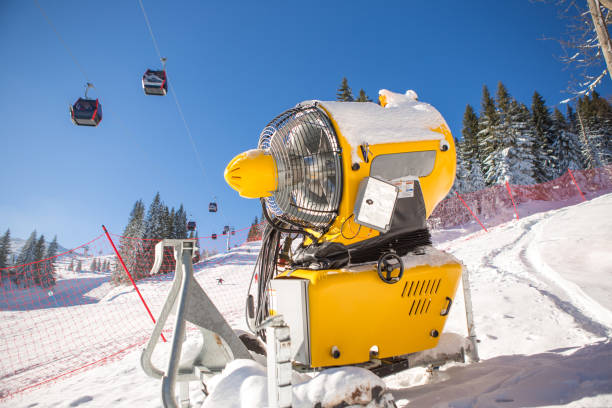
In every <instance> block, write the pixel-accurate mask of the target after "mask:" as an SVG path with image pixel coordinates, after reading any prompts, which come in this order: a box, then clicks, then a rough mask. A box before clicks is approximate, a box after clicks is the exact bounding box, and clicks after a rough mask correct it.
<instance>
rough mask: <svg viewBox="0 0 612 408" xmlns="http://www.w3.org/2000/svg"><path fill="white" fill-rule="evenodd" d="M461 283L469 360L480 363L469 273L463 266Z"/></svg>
mask: <svg viewBox="0 0 612 408" xmlns="http://www.w3.org/2000/svg"><path fill="white" fill-rule="evenodd" d="M461 283H462V286H463V303H464V305H465V320H466V323H467V331H468V339H469V340H470V344H471V345H472V348H471V349H470V350H468V356H469V357H470V359H471V360H472V361H473V362H475V363H477V362H478V361H480V357H479V356H478V341H477V339H476V329H475V326H474V312H473V311H472V291H471V289H470V272H469V270H468V268H467V267H466V266H465V265H463V273H462V274H461Z"/></svg>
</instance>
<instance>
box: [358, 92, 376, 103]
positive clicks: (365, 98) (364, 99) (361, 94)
mask: <svg viewBox="0 0 612 408" xmlns="http://www.w3.org/2000/svg"><path fill="white" fill-rule="evenodd" d="M355 102H372V100H371V99H370V97H369V96H368V95H366V93H365V91H364V90H363V89H360V90H359V96H358V97H357V100H356V101H355Z"/></svg>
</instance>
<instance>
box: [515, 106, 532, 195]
mask: <svg viewBox="0 0 612 408" xmlns="http://www.w3.org/2000/svg"><path fill="white" fill-rule="evenodd" d="M509 117H510V120H509V122H510V129H509V132H510V140H511V142H512V145H511V146H510V147H511V150H510V151H509V156H508V167H509V179H508V182H510V183H512V184H521V185H528V184H535V182H536V181H535V178H534V172H535V157H534V155H533V144H534V142H535V134H534V130H533V128H532V127H531V113H530V112H529V109H528V108H527V106H525V105H524V104H522V103H519V102H518V101H516V100H512V102H511V103H510V111H509Z"/></svg>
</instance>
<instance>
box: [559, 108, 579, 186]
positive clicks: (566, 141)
mask: <svg viewBox="0 0 612 408" xmlns="http://www.w3.org/2000/svg"><path fill="white" fill-rule="evenodd" d="M552 119H553V125H552V131H553V133H554V134H555V135H556V137H555V141H554V143H553V146H552V147H553V154H554V155H555V157H556V158H557V174H556V177H559V176H561V175H562V174H563V173H565V172H566V171H567V169H571V170H577V169H580V168H582V163H581V159H582V157H581V154H580V148H581V146H580V141H579V140H578V135H576V134H575V133H573V132H572V130H571V127H570V124H569V123H568V121H566V120H565V117H564V116H563V113H561V111H560V110H559V109H557V108H555V109H554V111H553V118H552Z"/></svg>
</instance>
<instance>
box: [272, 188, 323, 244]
mask: <svg viewBox="0 0 612 408" xmlns="http://www.w3.org/2000/svg"><path fill="white" fill-rule="evenodd" d="M261 209H262V212H263V215H264V217H265V218H266V221H268V223H269V224H270V226H272V228H274V229H276V230H278V231H281V232H286V233H287V234H294V233H295V234H301V235H305V236H307V237H308V238H310V239H311V240H312V242H317V240H318V238H316V237H315V236H314V235H312V234H311V233H310V232H308V231H305V230H303V229H291V228H284V227H281V226H280V225H277V224H275V223H274V221H272V219H271V218H270V215H269V214H268V209H267V207H266V202H265V201H264V199H263V198H262V199H261Z"/></svg>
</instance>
